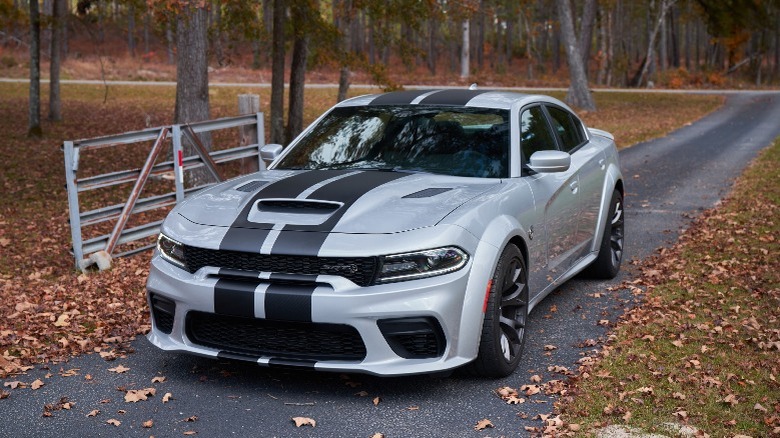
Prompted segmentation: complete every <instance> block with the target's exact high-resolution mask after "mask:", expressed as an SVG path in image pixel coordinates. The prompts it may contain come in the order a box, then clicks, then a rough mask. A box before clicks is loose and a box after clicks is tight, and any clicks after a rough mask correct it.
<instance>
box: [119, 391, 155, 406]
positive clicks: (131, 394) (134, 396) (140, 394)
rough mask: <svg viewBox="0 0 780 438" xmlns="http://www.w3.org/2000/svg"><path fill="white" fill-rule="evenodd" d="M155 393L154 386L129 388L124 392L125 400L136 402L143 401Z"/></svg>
mask: <svg viewBox="0 0 780 438" xmlns="http://www.w3.org/2000/svg"><path fill="white" fill-rule="evenodd" d="M155 393H157V390H156V389H154V388H144V389H130V390H128V391H127V392H126V393H125V402H127V403H136V402H139V401H145V400H147V399H148V398H149V397H151V396H153V395H154V394H155Z"/></svg>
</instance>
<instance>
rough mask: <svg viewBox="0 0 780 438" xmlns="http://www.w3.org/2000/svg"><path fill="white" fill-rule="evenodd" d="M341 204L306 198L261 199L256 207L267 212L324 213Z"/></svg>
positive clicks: (333, 209)
mask: <svg viewBox="0 0 780 438" xmlns="http://www.w3.org/2000/svg"><path fill="white" fill-rule="evenodd" d="M341 206H342V204H341V203H340V202H330V201H314V200H307V199H262V200H260V201H258V202H257V209H258V210H259V211H264V212H268V213H313V214H325V213H331V212H333V211H336V210H338V209H339V208H340V207H341Z"/></svg>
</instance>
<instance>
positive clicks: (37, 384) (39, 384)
mask: <svg viewBox="0 0 780 438" xmlns="http://www.w3.org/2000/svg"><path fill="white" fill-rule="evenodd" d="M43 385H44V383H43V381H42V380H41V379H35V381H34V382H32V383H31V384H30V388H32V389H40V388H41V387H42V386H43Z"/></svg>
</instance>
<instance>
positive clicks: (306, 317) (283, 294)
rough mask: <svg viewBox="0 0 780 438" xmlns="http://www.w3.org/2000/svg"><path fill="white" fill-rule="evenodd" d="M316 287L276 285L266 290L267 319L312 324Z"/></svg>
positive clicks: (271, 285) (307, 285)
mask: <svg viewBox="0 0 780 438" xmlns="http://www.w3.org/2000/svg"><path fill="white" fill-rule="evenodd" d="M316 288H317V286H316V285H309V284H284V283H281V284H276V283H272V284H270V285H269V286H268V289H266V290H265V318H266V319H272V320H278V321H303V322H311V296H312V294H313V293H314V289H316Z"/></svg>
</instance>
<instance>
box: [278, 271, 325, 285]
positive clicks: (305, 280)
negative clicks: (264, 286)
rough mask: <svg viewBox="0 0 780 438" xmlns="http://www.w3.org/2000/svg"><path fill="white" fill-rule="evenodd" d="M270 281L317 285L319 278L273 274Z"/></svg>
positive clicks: (304, 275) (309, 275) (307, 275)
mask: <svg viewBox="0 0 780 438" xmlns="http://www.w3.org/2000/svg"><path fill="white" fill-rule="evenodd" d="M269 281H271V282H273V283H298V284H316V283H317V276H316V275H311V274H284V273H278V274H271V276H270V278H269Z"/></svg>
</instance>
